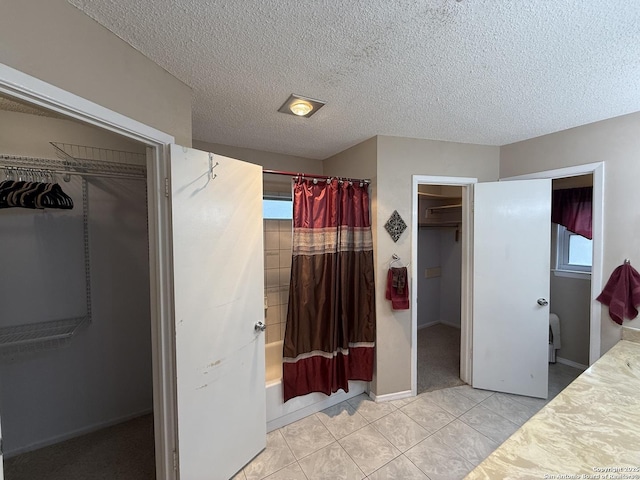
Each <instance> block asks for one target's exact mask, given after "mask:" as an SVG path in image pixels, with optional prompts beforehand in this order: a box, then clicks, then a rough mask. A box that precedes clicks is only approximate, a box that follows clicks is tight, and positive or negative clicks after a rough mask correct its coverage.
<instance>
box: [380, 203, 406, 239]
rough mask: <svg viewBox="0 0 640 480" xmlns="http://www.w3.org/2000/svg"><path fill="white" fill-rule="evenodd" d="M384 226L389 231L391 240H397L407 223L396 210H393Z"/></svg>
mask: <svg viewBox="0 0 640 480" xmlns="http://www.w3.org/2000/svg"><path fill="white" fill-rule="evenodd" d="M384 228H385V229H386V230H387V232H389V235H391V238H392V239H393V241H394V242H397V241H398V239H399V238H400V235H402V232H404V231H405V230H406V229H407V224H406V223H404V220H402V217H401V216H400V214H399V213H398V211H397V210H394V211H393V213H392V214H391V216H390V217H389V220H387V223H385V224H384Z"/></svg>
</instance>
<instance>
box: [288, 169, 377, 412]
mask: <svg viewBox="0 0 640 480" xmlns="http://www.w3.org/2000/svg"><path fill="white" fill-rule="evenodd" d="M375 325H376V313H375V291H374V275H373V241H372V235H371V224H370V219H369V192H368V185H366V184H364V185H363V186H360V185H358V184H355V183H351V182H348V181H339V180H337V179H333V180H331V181H321V182H315V183H314V182H313V181H312V180H306V179H299V180H297V181H296V183H295V184H294V188H293V261H292V266H291V286H290V289H289V309H288V312H287V324H286V330H285V336H284V347H283V376H282V377H283V387H284V401H285V402H286V401H287V400H289V399H291V398H293V397H297V396H299V395H306V394H307V393H310V392H323V393H325V394H327V395H330V394H331V393H332V392H336V391H338V390H339V389H342V390H344V391H345V392H347V391H349V386H348V381H349V380H364V381H371V379H372V376H373V349H374V342H375V328H376V327H375Z"/></svg>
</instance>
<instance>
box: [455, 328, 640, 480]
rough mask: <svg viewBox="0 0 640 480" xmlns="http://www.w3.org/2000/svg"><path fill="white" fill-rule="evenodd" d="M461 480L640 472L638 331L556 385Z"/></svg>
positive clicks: (612, 476)
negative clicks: (546, 400)
mask: <svg viewBox="0 0 640 480" xmlns="http://www.w3.org/2000/svg"><path fill="white" fill-rule="evenodd" d="M466 478H467V479H490V480H494V479H518V480H522V479H533V478H537V479H578V478H580V479H586V478H598V479H634V478H635V479H640V331H639V330H632V329H623V340H621V341H620V342H618V343H617V344H616V345H615V346H614V347H613V348H612V349H611V350H609V351H608V352H607V353H606V354H605V355H603V356H602V358H600V359H599V360H598V361H597V362H595V363H594V364H593V365H592V366H591V367H590V368H589V369H587V370H586V371H585V372H584V373H583V374H582V375H580V376H579V377H578V378H577V379H576V380H574V381H573V383H571V384H570V385H569V386H568V387H567V388H566V389H564V390H563V391H562V392H560V393H559V394H558V395H557V396H556V397H555V398H554V399H553V400H551V401H550V402H549V403H548V404H547V405H546V406H545V407H543V408H542V409H541V410H540V411H539V412H538V413H537V414H536V415H534V416H533V417H532V418H531V419H530V420H529V421H528V422H526V423H525V424H524V425H523V426H522V427H521V428H520V429H519V430H517V431H516V432H515V433H514V434H513V435H512V436H511V437H509V439H507V440H506V441H505V442H504V443H503V444H502V445H501V446H500V447H498V449H497V450H495V451H494V452H493V453H492V454H491V455H489V456H488V457H487V458H486V459H485V460H484V461H483V462H482V463H481V464H480V465H478V466H477V467H476V468H475V469H474V470H473V471H471V472H470V473H469V475H467V477H466Z"/></svg>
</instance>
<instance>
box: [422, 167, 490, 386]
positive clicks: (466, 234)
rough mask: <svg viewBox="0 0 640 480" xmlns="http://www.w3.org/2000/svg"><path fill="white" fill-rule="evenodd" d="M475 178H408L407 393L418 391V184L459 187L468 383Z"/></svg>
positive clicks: (463, 370)
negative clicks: (409, 262) (409, 369)
mask: <svg viewBox="0 0 640 480" xmlns="http://www.w3.org/2000/svg"><path fill="white" fill-rule="evenodd" d="M476 183H478V179H477V178H469V177H439V176H432V175H412V188H411V203H412V212H411V297H412V298H411V304H412V305H413V308H412V309H411V394H412V395H413V396H415V395H416V394H417V391H418V278H419V277H418V275H419V274H420V272H418V228H419V227H418V185H451V186H459V187H462V235H461V237H462V271H461V277H462V285H461V292H460V299H461V302H460V303H461V304H460V378H461V379H462V381H463V382H466V383H471V372H472V368H471V367H472V365H471V341H472V335H471V325H472V322H471V317H472V312H473V310H472V300H473V299H472V296H471V294H472V292H473V288H472V287H473V285H472V281H473V275H472V274H473V272H472V265H473V248H472V247H473V231H472V230H473V229H472V216H473V212H472V209H471V205H472V199H473V186H474V185H475V184H476Z"/></svg>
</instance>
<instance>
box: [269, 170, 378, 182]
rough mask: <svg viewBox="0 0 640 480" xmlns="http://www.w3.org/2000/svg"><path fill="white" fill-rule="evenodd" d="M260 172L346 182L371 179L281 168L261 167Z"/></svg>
mask: <svg viewBox="0 0 640 480" xmlns="http://www.w3.org/2000/svg"><path fill="white" fill-rule="evenodd" d="M262 173H267V174H269V175H286V176H288V177H296V178H297V177H303V178H305V177H306V178H310V179H313V178H317V179H319V180H330V179H332V178H337V179H338V180H345V181H347V182H363V183H371V180H370V179H368V178H346V177H337V176H327V175H313V174H310V173H299V172H287V171H283V170H267V169H263V170H262Z"/></svg>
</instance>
